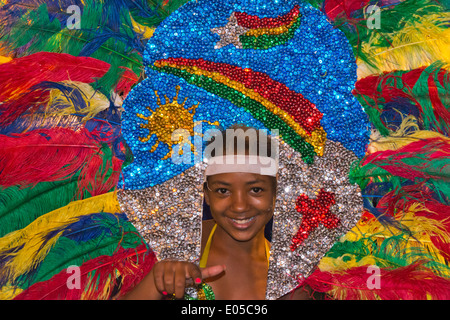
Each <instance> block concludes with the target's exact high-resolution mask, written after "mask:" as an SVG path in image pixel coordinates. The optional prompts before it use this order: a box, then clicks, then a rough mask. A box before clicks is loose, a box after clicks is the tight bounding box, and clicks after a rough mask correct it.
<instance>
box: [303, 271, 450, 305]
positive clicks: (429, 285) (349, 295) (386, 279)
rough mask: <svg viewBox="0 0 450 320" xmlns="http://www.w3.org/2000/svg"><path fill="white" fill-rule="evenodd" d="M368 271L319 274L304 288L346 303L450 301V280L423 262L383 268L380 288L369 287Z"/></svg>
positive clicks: (308, 280) (315, 273)
mask: <svg viewBox="0 0 450 320" xmlns="http://www.w3.org/2000/svg"><path fill="white" fill-rule="evenodd" d="M368 267H369V266H361V267H355V268H351V269H348V270H345V271H342V272H339V273H338V272H336V273H331V272H322V271H320V270H316V271H315V272H314V273H313V274H312V275H310V276H309V277H308V278H307V279H306V280H304V281H303V282H302V283H301V286H303V285H305V284H308V285H309V286H310V287H311V288H312V289H313V290H315V291H318V292H326V293H328V294H330V295H331V297H332V298H338V299H343V300H360V299H367V300H375V299H382V300H398V299H400V300H425V299H427V298H429V297H431V298H432V299H436V300H448V299H450V290H449V288H450V279H447V278H443V277H439V276H437V275H435V274H434V273H433V272H432V271H431V270H429V269H427V268H424V267H423V266H422V264H421V263H420V262H419V263H414V264H411V265H408V266H406V267H400V268H396V269H387V268H380V275H379V280H380V282H379V287H378V288H377V287H375V288H369V287H370V285H369V283H370V284H373V283H372V281H371V279H369V277H371V276H374V273H373V272H370V271H368ZM427 295H429V296H427Z"/></svg>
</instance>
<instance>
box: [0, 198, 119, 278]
mask: <svg viewBox="0 0 450 320" xmlns="http://www.w3.org/2000/svg"><path fill="white" fill-rule="evenodd" d="M102 211H103V212H120V206H119V203H118V201H117V195H116V192H110V193H106V194H103V195H100V196H96V197H92V198H89V199H85V200H79V201H74V202H71V203H70V204H68V205H67V206H65V207H62V208H60V209H57V210H54V211H52V212H49V213H47V214H45V215H43V216H41V217H39V218H37V219H36V220H34V221H33V222H32V223H30V224H29V225H28V226H27V227H25V228H23V229H21V230H16V231H13V232H10V233H8V234H7V235H5V236H4V237H3V238H0V248H1V253H2V254H3V255H7V256H10V258H11V259H9V260H8V261H7V262H6V264H5V265H4V266H3V268H8V269H9V270H8V271H9V276H10V277H11V278H15V277H18V276H20V275H22V274H24V273H25V272H27V271H28V270H30V269H32V268H33V266H36V265H37V264H39V263H40V262H41V261H42V260H43V259H44V258H45V257H46V255H47V254H48V252H49V250H50V249H51V248H52V246H53V245H54V244H55V243H56V241H58V238H59V237H60V235H61V233H62V231H61V232H60V233H58V234H57V235H55V236H53V237H52V238H51V239H50V240H49V241H48V242H47V243H45V242H44V240H45V236H46V235H47V234H48V233H49V232H51V231H53V230H55V229H58V228H64V226H67V225H69V224H71V223H74V222H76V221H77V220H78V218H80V217H82V216H84V215H89V214H92V213H96V212H102ZM14 248H20V250H17V252H14V250H11V249H14ZM8 250H11V252H8Z"/></svg>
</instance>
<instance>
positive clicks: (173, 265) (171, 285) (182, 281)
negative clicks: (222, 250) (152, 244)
mask: <svg viewBox="0 0 450 320" xmlns="http://www.w3.org/2000/svg"><path fill="white" fill-rule="evenodd" d="M224 270H225V266H224V265H217V266H211V267H207V268H204V269H200V268H199V267H198V266H197V265H195V264H193V263H191V262H186V261H174V260H164V261H160V262H157V263H156V264H155V265H154V266H153V269H152V273H153V277H154V281H155V287H156V289H157V290H158V291H159V293H161V294H162V295H164V296H167V295H169V296H171V295H174V296H175V298H176V299H182V298H183V297H184V290H185V288H186V287H188V286H192V285H193V284H196V285H199V284H200V283H201V282H202V280H203V279H206V278H210V277H214V276H216V275H219V274H220V273H222V272H223V271H224Z"/></svg>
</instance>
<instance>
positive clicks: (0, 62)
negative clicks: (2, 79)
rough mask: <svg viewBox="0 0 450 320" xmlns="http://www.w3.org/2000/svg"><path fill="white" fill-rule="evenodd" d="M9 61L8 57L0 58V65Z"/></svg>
mask: <svg viewBox="0 0 450 320" xmlns="http://www.w3.org/2000/svg"><path fill="white" fill-rule="evenodd" d="M11 60H12V58H10V57H5V56H0V64H2V63H7V62H10V61H11Z"/></svg>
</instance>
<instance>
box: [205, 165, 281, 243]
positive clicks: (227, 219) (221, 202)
mask: <svg viewBox="0 0 450 320" xmlns="http://www.w3.org/2000/svg"><path fill="white" fill-rule="evenodd" d="M274 179H275V178H273V177H270V176H262V175H259V174H253V173H237V172H236V173H223V174H217V175H213V176H210V177H208V184H207V188H205V201H206V203H207V204H208V205H209V206H210V208H211V214H212V216H213V218H214V220H215V221H216V223H217V225H218V226H220V227H222V228H223V229H224V230H225V231H226V232H227V233H228V234H229V235H230V236H231V237H232V238H233V239H235V240H237V241H248V240H251V239H253V238H254V237H255V236H256V235H257V234H258V233H259V232H261V231H262V232H263V231H264V226H265V225H266V224H267V223H268V222H269V220H270V219H271V218H272V215H273V210H274V206H275V196H276V184H275V183H274Z"/></svg>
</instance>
